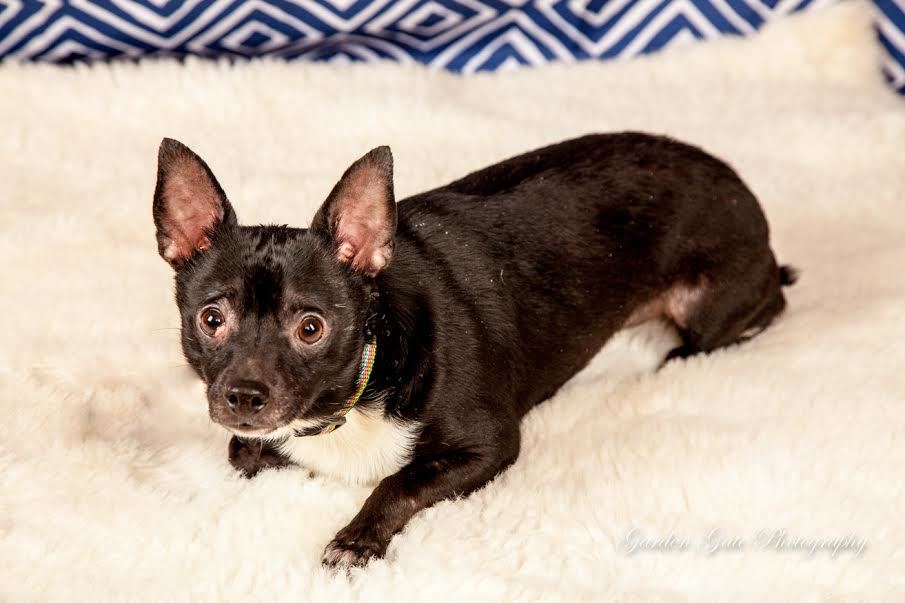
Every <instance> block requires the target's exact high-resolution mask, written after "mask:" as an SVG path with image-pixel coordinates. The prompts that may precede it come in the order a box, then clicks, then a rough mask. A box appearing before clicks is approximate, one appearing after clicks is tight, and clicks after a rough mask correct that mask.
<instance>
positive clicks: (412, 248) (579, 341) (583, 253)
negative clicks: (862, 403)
mask: <svg viewBox="0 0 905 603" xmlns="http://www.w3.org/2000/svg"><path fill="white" fill-rule="evenodd" d="M398 208H399V230H398V235H397V256H396V260H395V262H394V265H393V266H391V267H390V268H389V270H388V271H387V274H386V275H385V277H386V278H388V279H392V280H393V282H394V285H393V286H392V287H390V289H392V288H394V287H396V288H398V287H399V286H400V284H401V282H405V281H407V280H410V279H416V280H417V281H418V282H419V283H420V284H421V285H422V289H423V294H422V295H423V297H424V300H425V303H427V304H428V305H430V306H431V307H433V308H434V309H435V311H436V315H437V317H438V323H439V324H441V325H445V326H446V328H449V329H455V330H460V331H463V332H466V333H472V334H473V335H474V337H473V338H464V339H465V340H466V341H469V342H471V345H463V343H462V341H461V339H463V338H461V337H454V338H451V339H454V340H456V341H457V343H456V345H457V346H458V349H457V350H455V351H453V350H448V353H449V354H451V355H454V356H455V357H457V358H458V359H459V360H460V362H466V358H467V359H469V360H468V362H472V363H473V366H469V370H468V371H466V373H467V375H468V376H467V377H465V378H466V379H468V380H469V381H472V382H474V381H475V380H481V381H484V380H486V381H488V382H489V383H492V387H490V388H489V389H490V390H491V391H494V393H495V394H496V395H497V396H499V395H511V396H512V397H514V398H515V399H517V400H518V405H519V410H520V412H524V411H526V410H527V409H528V408H530V407H531V406H533V405H534V404H536V403H537V402H540V401H542V400H543V399H545V398H547V397H549V395H551V394H552V393H553V392H554V391H556V389H558V388H559V387H560V386H561V385H562V384H563V383H564V382H565V381H566V380H568V379H569V377H571V376H572V375H573V374H574V373H575V372H576V371H577V370H579V369H580V368H581V367H582V366H584V365H585V364H586V363H587V362H588V361H589V360H590V358H591V357H593V355H594V354H595V353H596V352H597V350H598V349H599V348H600V347H601V345H602V344H603V343H604V342H605V341H606V340H607V339H608V338H609V337H610V336H611V335H612V334H613V333H614V332H616V331H617V330H619V329H621V328H623V327H626V326H631V325H633V324H637V323H639V322H643V321H644V320H650V319H654V318H659V317H663V318H666V319H669V320H671V321H672V322H673V323H674V324H675V325H676V326H677V327H678V328H679V330H680V333H681V335H682V338H683V347H682V348H680V349H679V350H676V351H675V353H674V355H683V356H684V355H688V354H691V353H695V352H699V351H710V350H712V349H714V348H716V347H720V346H723V345H727V344H730V343H733V342H735V341H738V340H739V339H740V338H741V337H742V336H743V334H745V333H748V332H750V331H751V330H752V329H758V328H761V327H763V326H765V325H766V324H767V323H768V322H769V321H770V319H772V317H773V316H775V314H777V313H778V312H779V311H780V310H781V309H782V307H783V306H784V300H783V297H782V293H781V291H780V269H779V267H778V266H777V265H776V262H775V260H774V257H773V254H772V252H771V250H770V248H769V241H768V227H767V223H766V220H765V218H764V215H763V213H762V211H761V209H760V207H759V205H758V203H757V200H756V199H755V197H754V196H753V195H752V193H751V192H750V191H749V190H748V188H747V187H746V186H745V185H744V183H743V182H742V181H741V180H740V179H739V177H738V176H737V175H736V174H735V172H734V171H733V170H732V169H731V168H730V167H728V166H727V165H726V164H725V163H723V162H722V161H720V160H718V159H716V158H714V157H712V156H711V155H708V154H707V153H705V152H703V151H701V150H700V149H698V148H695V147H692V146H689V145H686V144H682V143H679V142H675V141H672V140H670V139H667V138H662V137H654V136H649V135H645V134H638V133H623V134H612V135H591V136H585V137H582V138H578V139H575V140H570V141H566V142H563V143H560V144H556V145H552V146H549V147H546V148H543V149H539V150H536V151H532V152H529V153H525V154H523V155H520V156H518V157H514V158H512V159H509V160H507V161H504V162H501V163H499V164H496V165H493V166H491V167H488V168H486V169H483V170H480V171H478V172H474V173H472V174H470V175H468V176H466V177H464V178H462V179H460V180H457V181H455V182H453V183H451V184H449V185H447V186H445V187H441V188H438V189H435V190H432V191H429V192H427V193H424V194H421V195H417V196H415V197H412V198H409V199H406V200H403V201H401V202H400V203H399V206H398ZM424 275H430V276H429V277H428V278H425V276H424ZM438 341H441V342H442V341H444V338H439V339H438Z"/></svg>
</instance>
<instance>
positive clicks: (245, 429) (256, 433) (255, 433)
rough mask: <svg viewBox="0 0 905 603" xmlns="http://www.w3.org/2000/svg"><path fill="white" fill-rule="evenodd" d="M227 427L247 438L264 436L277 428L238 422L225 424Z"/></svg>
mask: <svg viewBox="0 0 905 603" xmlns="http://www.w3.org/2000/svg"><path fill="white" fill-rule="evenodd" d="M224 427H226V429H228V430H229V431H231V432H233V433H234V434H236V435H237V436H241V437H246V438H263V437H267V436H268V435H269V434H271V433H273V432H274V431H276V430H277V428H275V427H259V426H257V425H252V424H251V423H238V424H236V425H224Z"/></svg>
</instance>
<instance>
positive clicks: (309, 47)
mask: <svg viewBox="0 0 905 603" xmlns="http://www.w3.org/2000/svg"><path fill="white" fill-rule="evenodd" d="M833 1H835V0H536V1H535V0H272V1H263V0H138V1H129V0H105V1H88V0H71V1H66V2H62V1H59V0H57V1H48V2H44V1H37V0H11V1H6V0H0V58H2V57H9V58H13V59H18V60H24V61H50V62H59V63H72V62H76V61H84V60H108V59H115V58H119V57H128V58H135V57H142V56H178V57H182V56H186V55H200V56H205V57H220V56H228V57H243V58H244V57H256V56H275V57H281V58H284V59H288V60H294V59H307V60H317V61H339V62H342V61H375V60H386V59H389V60H395V61H402V62H418V63H423V64H428V65H432V66H436V67H438V68H442V69H447V70H450V71H455V72H459V73H465V74H468V73H474V72H476V71H496V70H504V69H510V68H514V67H518V66H522V65H539V64H543V63H547V62H551V61H561V62H570V61H576V60H583V59H608V58H615V57H627V56H634V55H638V54H645V53H651V52H655V51H658V50H661V49H663V48H666V47H667V46H673V45H678V44H683V43H687V42H690V41H693V40H703V39H711V38H716V37H719V36H722V35H747V34H750V33H752V32H754V31H756V30H757V29H758V28H760V27H761V26H762V25H763V24H764V23H765V22H767V21H769V20H771V19H774V18H777V17H779V16H782V15H786V14H788V13H791V12H795V11H799V10H802V9H805V8H808V7H811V6H816V5H819V4H828V3H830V2H833ZM902 2H905V0H877V3H878V5H884V6H886V8H887V9H888V10H890V11H892V12H895V11H896V10H898V11H899V12H898V13H897V14H898V15H899V16H901V15H902V11H901V8H902V6H901V3H902ZM884 12H885V10H884ZM880 31H881V36H883V38H882V39H883V40H884V41H885V44H886V45H887V46H888V49H889V51H890V54H891V56H892V57H893V59H894V60H893V61H890V62H888V63H887V65H886V67H885V69H886V72H887V74H888V75H889V77H890V79H891V81H893V82H894V83H896V85H897V86H902V85H905V84H903V82H905V75H903V74H905V68H903V65H905V62H902V61H903V48H905V42H903V36H902V31H901V29H897V30H896V29H892V28H890V27H889V26H883V27H882V28H881V30H880ZM896 60H898V63H896Z"/></svg>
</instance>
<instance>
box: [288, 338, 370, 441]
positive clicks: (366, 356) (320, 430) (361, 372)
mask: <svg viewBox="0 0 905 603" xmlns="http://www.w3.org/2000/svg"><path fill="white" fill-rule="evenodd" d="M376 357H377V338H376V337H373V338H371V341H369V342H368V343H366V344H365V348H364V350H362V352H361V362H360V363H359V365H358V377H357V378H356V379H355V393H353V394H352V397H350V398H349V399H348V400H347V401H346V403H345V404H343V407H342V408H341V409H339V411H338V412H337V413H336V414H334V415H333V416H332V417H330V418H328V419H324V422H323V423H322V424H321V425H314V426H312V427H306V428H305V429H296V430H295V433H294V435H295V436H296V437H304V436H312V435H321V434H325V433H330V432H331V431H333V430H335V429H339V428H340V427H342V426H343V425H344V424H345V422H346V415H347V414H349V411H350V410H352V408H353V407H354V406H355V405H356V404H358V401H359V400H360V399H361V395H362V394H363V393H364V391H365V387H367V385H368V379H370V378H371V371H372V370H373V369H374V359H375V358H376Z"/></svg>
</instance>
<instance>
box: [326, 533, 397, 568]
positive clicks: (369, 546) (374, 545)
mask: <svg viewBox="0 0 905 603" xmlns="http://www.w3.org/2000/svg"><path fill="white" fill-rule="evenodd" d="M388 544H389V541H384V540H382V539H380V538H377V537H376V536H375V535H374V534H368V533H367V532H366V531H361V530H354V529H350V528H345V529H344V530H341V531H340V533H339V534H337V535H336V538H334V539H333V541H332V542H331V543H330V544H328V545H327V548H326V549H324V557H323V559H322V560H321V562H322V563H323V564H324V565H326V566H327V567H332V568H336V569H348V568H351V567H363V566H365V565H367V564H368V561H370V560H371V559H373V558H380V557H383V555H384V553H386V550H387V545H388Z"/></svg>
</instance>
